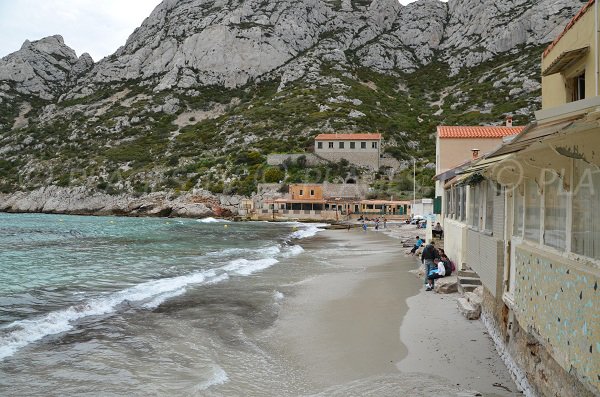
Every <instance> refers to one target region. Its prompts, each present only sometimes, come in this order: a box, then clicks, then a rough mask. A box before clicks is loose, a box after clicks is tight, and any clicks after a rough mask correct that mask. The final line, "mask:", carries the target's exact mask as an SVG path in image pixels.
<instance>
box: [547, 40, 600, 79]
mask: <svg viewBox="0 0 600 397" xmlns="http://www.w3.org/2000/svg"><path fill="white" fill-rule="evenodd" d="M589 51H590V47H589V46H586V47H582V48H578V49H576V50H571V51H565V52H563V53H562V54H560V55H559V56H558V58H556V59H555V60H554V61H553V62H552V63H551V64H550V66H548V67H547V68H546V70H544V71H543V72H542V76H544V77H546V76H550V75H551V74H554V73H559V72H562V71H563V70H565V69H567V68H568V67H569V66H571V65H572V64H573V63H575V62H577V61H578V60H580V59H581V58H583V57H584V56H585V55H586V54H587V53H588V52H589Z"/></svg>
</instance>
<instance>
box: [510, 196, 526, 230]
mask: <svg viewBox="0 0 600 397" xmlns="http://www.w3.org/2000/svg"><path fill="white" fill-rule="evenodd" d="M523 204H524V198H523V195H522V194H521V192H519V189H518V188H516V189H514V191H513V231H512V234H513V236H516V237H523Z"/></svg>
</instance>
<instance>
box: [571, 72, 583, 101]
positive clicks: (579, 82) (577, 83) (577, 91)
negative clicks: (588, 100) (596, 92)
mask: <svg viewBox="0 0 600 397" xmlns="http://www.w3.org/2000/svg"><path fill="white" fill-rule="evenodd" d="M572 84H573V95H572V100H573V101H579V100H580V99H585V72H583V73H582V74H580V75H579V76H577V77H575V78H573V83H572Z"/></svg>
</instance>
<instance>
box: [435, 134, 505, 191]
mask: <svg viewBox="0 0 600 397" xmlns="http://www.w3.org/2000/svg"><path fill="white" fill-rule="evenodd" d="M438 140H439V143H436V146H439V152H438V153H439V161H437V162H436V165H435V173H436V174H439V173H441V172H445V171H448V170H449V169H451V168H454V167H456V166H458V165H460V164H462V163H464V162H465V161H467V160H470V159H472V158H473V153H472V152H471V149H479V154H480V155H482V154H485V153H487V152H489V151H491V150H492V149H494V148H496V147H498V146H499V145H500V144H501V143H502V138H441V139H440V138H438ZM436 157H437V154H436ZM436 194H437V192H436Z"/></svg>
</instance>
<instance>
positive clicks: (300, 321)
mask: <svg viewBox="0 0 600 397" xmlns="http://www.w3.org/2000/svg"><path fill="white" fill-rule="evenodd" d="M312 244H318V245H321V244H325V245H326V246H328V245H330V246H331V247H332V249H337V250H339V252H340V253H341V254H340V255H339V256H337V257H336V258H335V259H333V260H330V262H331V263H328V264H327V265H328V271H326V272H324V274H322V275H319V276H316V277H314V278H312V279H310V280H307V281H305V282H304V283H302V284H301V285H300V286H298V288H297V289H296V291H295V293H294V295H293V296H289V297H286V300H285V303H284V306H283V308H282V310H281V312H280V318H279V319H278V320H277V322H276V324H275V328H274V333H273V334H272V335H273V339H274V340H273V342H272V343H273V344H274V346H276V349H277V350H279V353H280V354H281V355H283V356H285V357H286V358H287V360H288V361H289V362H291V363H293V365H294V367H296V368H298V369H299V371H301V372H302V373H304V375H305V378H306V379H308V380H309V381H310V382H311V383H312V384H311V386H310V387H309V390H307V394H319V393H320V394H319V395H361V396H364V395H373V396H387V395H389V396H392V395H395V396H397V395H407V396H476V395H483V396H512V395H517V393H516V392H515V391H516V387H515V385H514V383H513V382H512V381H511V380H510V375H509V374H508V370H507V369H506V368H505V367H504V364H503V363H502V362H501V360H500V358H499V357H498V355H497V354H496V352H495V350H494V347H493V343H492V341H491V339H490V338H489V337H488V336H487V334H486V332H485V327H484V326H483V324H482V323H481V322H479V321H468V320H466V319H465V318H463V317H462V316H461V315H460V314H459V313H458V310H457V308H456V302H455V299H456V298H457V297H458V295H457V294H454V295H438V294H435V293H433V292H425V290H424V288H423V287H422V281H421V280H419V279H417V278H416V277H415V276H414V275H413V274H412V273H409V270H413V269H415V268H416V267H417V266H418V262H417V260H416V259H415V258H414V257H407V256H406V255H405V254H404V249H403V248H402V247H401V244H400V242H399V241H398V240H397V239H393V238H390V237H388V236H387V235H385V234H383V233H377V232H374V231H369V232H367V233H364V232H362V231H360V230H358V229H355V230H352V231H343V230H331V231H326V232H323V233H321V234H319V235H318V236H317V237H316V238H315V239H314V241H313V242H312ZM307 248H308V247H307ZM494 384H496V386H494ZM509 390H510V391H509Z"/></svg>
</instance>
